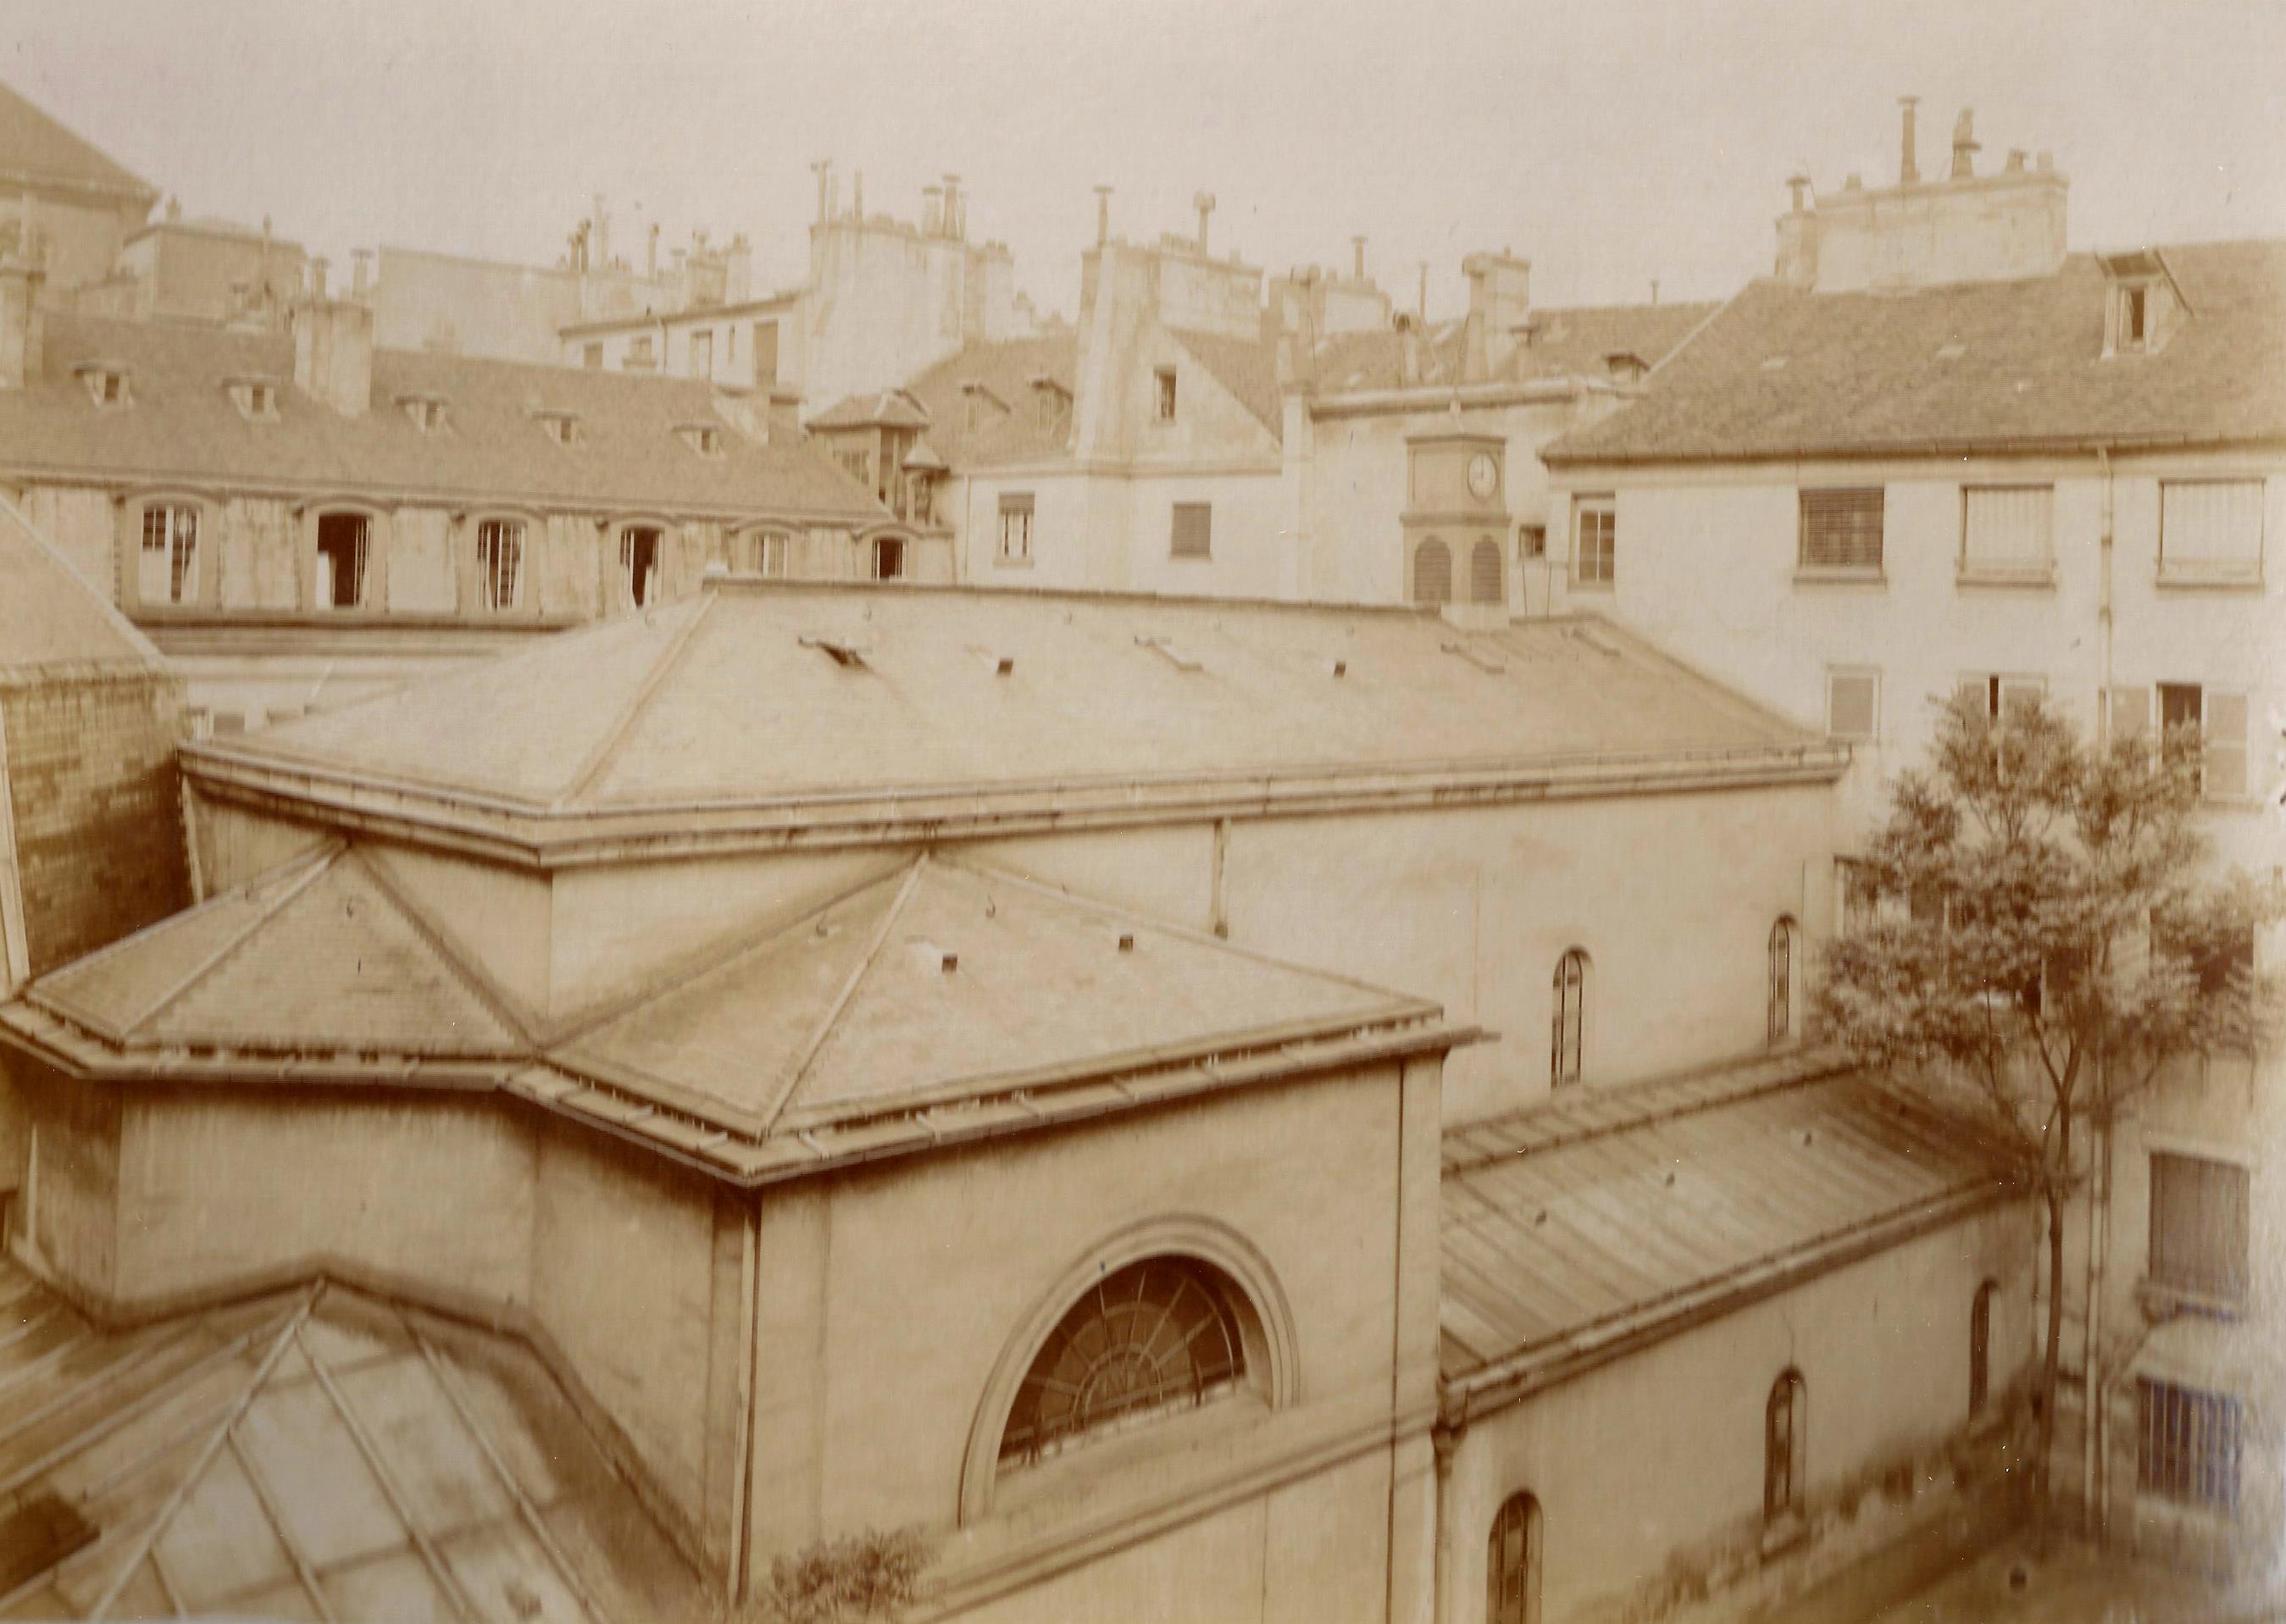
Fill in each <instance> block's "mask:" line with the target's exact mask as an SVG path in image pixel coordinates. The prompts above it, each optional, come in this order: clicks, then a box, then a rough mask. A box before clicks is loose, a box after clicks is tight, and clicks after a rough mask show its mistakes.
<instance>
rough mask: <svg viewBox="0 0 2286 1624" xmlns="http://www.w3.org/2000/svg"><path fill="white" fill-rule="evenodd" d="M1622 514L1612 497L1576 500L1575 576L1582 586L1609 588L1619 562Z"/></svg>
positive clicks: (1574, 510)
mask: <svg viewBox="0 0 2286 1624" xmlns="http://www.w3.org/2000/svg"><path fill="white" fill-rule="evenodd" d="M1619 540H1620V513H1619V505H1618V503H1617V502H1616V501H1614V499H1612V497H1609V496H1575V497H1573V499H1572V579H1573V580H1574V581H1575V582H1577V583H1578V584H1579V585H1580V586H1582V587H1608V586H1610V585H1611V584H1612V581H1613V579H1615V574H1616V570H1617V567H1618V564H1619Z"/></svg>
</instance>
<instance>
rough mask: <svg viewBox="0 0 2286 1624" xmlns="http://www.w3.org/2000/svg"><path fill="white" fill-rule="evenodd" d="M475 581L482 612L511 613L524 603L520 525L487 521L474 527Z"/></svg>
mask: <svg viewBox="0 0 2286 1624" xmlns="http://www.w3.org/2000/svg"><path fill="white" fill-rule="evenodd" d="M477 583H478V590H479V591H480V592H481V593H482V595H483V597H484V606H485V608H486V609H492V610H499V609H514V608H516V607H517V605H519V604H520V603H523V602H524V526H523V525H522V524H517V523H516V521H515V520H513V519H487V520H485V522H484V523H483V524H478V525H477Z"/></svg>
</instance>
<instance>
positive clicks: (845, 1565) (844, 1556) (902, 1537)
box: [754, 1528, 935, 1624]
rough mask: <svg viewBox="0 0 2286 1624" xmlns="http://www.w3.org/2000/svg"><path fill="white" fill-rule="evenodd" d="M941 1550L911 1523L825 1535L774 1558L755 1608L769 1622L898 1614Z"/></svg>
mask: <svg viewBox="0 0 2286 1624" xmlns="http://www.w3.org/2000/svg"><path fill="white" fill-rule="evenodd" d="M934 1554H935V1553H934V1551H933V1550H932V1549H930V1546H929V1543H928V1541H926V1539H924V1538H923V1537H922V1536H921V1535H920V1533H918V1531H916V1530H914V1529H910V1528H901V1529H897V1530H895V1531H894V1532H890V1533H881V1532H878V1531H875V1530H871V1529H869V1530H867V1531H866V1532H865V1533H859V1534H851V1535H849V1536H848V1537H847V1538H844V1539H839V1540H820V1541H817V1542H816V1543H815V1544H812V1545H810V1546H808V1548H806V1549H803V1550H800V1551H799V1552H797V1553H795V1554H794V1555H792V1556H791V1557H778V1558H776V1560H775V1561H773V1562H772V1563H771V1564H770V1584H769V1589H768V1590H766V1591H764V1592H763V1593H762V1595H761V1597H760V1600H759V1605H758V1606H757V1608H756V1609H755V1610H754V1611H755V1612H757V1613H758V1614H759V1617H760V1618H761V1620H767V1621H768V1624H856V1621H857V1620H894V1619H896V1618H898V1617H900V1616H902V1614H903V1612H904V1610H905V1608H907V1607H908V1606H910V1605H911V1604H912V1601H913V1597H914V1595H915V1593H916V1591H917V1590H918V1586H919V1583H920V1576H921V1573H922V1572H923V1571H924V1570H925V1569H926V1567H927V1566H928V1565H929V1561H930V1559H931V1557H933V1556H934Z"/></svg>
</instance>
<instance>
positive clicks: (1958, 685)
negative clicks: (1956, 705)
mask: <svg viewBox="0 0 2286 1624" xmlns="http://www.w3.org/2000/svg"><path fill="white" fill-rule="evenodd" d="M1952 693H1953V698H1956V699H1967V700H1971V701H1973V702H1974V703H1975V706H1976V712H1977V714H1978V715H1980V716H1983V715H1989V714H1990V713H1991V709H1992V679H1991V678H1990V677H1985V676H1965V677H1962V678H1961V679H1960V680H1959V681H1958V682H1955V683H1953V685H1952Z"/></svg>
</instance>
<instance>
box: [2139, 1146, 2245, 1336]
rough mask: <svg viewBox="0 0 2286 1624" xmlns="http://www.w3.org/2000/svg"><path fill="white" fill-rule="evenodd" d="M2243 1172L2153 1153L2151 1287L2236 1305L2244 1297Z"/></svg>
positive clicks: (2222, 1164) (2232, 1165) (2199, 1158)
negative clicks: (2214, 1298) (2222, 1300)
mask: <svg viewBox="0 0 2286 1624" xmlns="http://www.w3.org/2000/svg"><path fill="white" fill-rule="evenodd" d="M2247 1185H2248V1176H2247V1170H2246V1169H2245V1168H2243V1167H2241V1166H2239V1165H2238V1164H2237V1163H2233V1162H2217V1161H2211V1160H2209V1159H2208V1158H2206V1157H2204V1156H2187V1155H2172V1154H2170V1153H2167V1152H2163V1151H2154V1152H2153V1153H2152V1155H2151V1251H2150V1269H2151V1279H2152V1281H2154V1283H2156V1284H2158V1285H2162V1286H2168V1287H2172V1288H2174V1289H2177V1290H2181V1291H2190V1292H2195V1293H2197V1294H2198V1295H2200V1296H2202V1297H2220V1298H2223V1299H2225V1300H2227V1301H2229V1302H2239V1301H2242V1300H2243V1298H2244V1297H2245V1296H2246V1263H2247V1241H2248V1229H2247Z"/></svg>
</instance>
